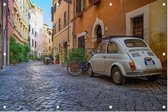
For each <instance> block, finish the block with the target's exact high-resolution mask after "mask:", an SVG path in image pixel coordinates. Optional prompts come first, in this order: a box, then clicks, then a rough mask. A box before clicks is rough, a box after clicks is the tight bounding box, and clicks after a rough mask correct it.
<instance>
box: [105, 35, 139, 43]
mask: <svg viewBox="0 0 168 112" xmlns="http://www.w3.org/2000/svg"><path fill="white" fill-rule="evenodd" d="M128 39H138V40H142V39H140V38H138V37H135V36H107V37H104V38H103V40H104V41H106V42H108V41H109V40H114V41H115V40H116V41H118V40H120V41H124V40H128Z"/></svg>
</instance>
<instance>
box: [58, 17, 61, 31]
mask: <svg viewBox="0 0 168 112" xmlns="http://www.w3.org/2000/svg"><path fill="white" fill-rule="evenodd" d="M58 29H59V31H60V30H61V18H59V26H58Z"/></svg>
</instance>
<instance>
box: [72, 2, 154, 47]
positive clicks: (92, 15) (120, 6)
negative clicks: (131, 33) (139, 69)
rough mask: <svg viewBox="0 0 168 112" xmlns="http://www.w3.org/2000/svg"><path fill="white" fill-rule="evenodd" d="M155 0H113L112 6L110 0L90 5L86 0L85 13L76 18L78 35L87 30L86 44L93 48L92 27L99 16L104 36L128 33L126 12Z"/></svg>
mask: <svg viewBox="0 0 168 112" xmlns="http://www.w3.org/2000/svg"><path fill="white" fill-rule="evenodd" d="M153 1H155V0H111V2H112V4H113V5H112V7H110V6H109V3H110V1H109V0H101V3H100V4H99V5H95V6H89V4H88V0H86V1H85V11H84V13H83V15H82V16H81V17H78V18H77V19H76V35H77V34H79V33H81V32H84V31H87V32H88V34H87V36H88V37H87V39H86V46H87V48H93V47H94V41H93V39H92V38H93V37H92V33H93V30H92V29H93V26H94V23H95V22H96V19H97V18H99V19H100V20H102V21H103V24H104V31H105V32H104V35H103V36H107V35H126V13H128V12H130V11H133V10H135V9H137V8H139V7H142V6H145V5H147V4H150V3H151V2H153ZM76 41H77V40H76ZM75 47H77V43H75Z"/></svg>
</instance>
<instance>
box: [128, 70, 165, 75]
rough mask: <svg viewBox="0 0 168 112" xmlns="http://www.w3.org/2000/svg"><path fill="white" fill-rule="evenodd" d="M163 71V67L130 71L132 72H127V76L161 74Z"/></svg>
mask: <svg viewBox="0 0 168 112" xmlns="http://www.w3.org/2000/svg"><path fill="white" fill-rule="evenodd" d="M162 73H163V69H152V70H144V71H130V72H126V77H144V76H151V75H161V74H162Z"/></svg>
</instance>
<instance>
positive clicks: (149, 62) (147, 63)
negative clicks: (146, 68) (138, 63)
mask: <svg viewBox="0 0 168 112" xmlns="http://www.w3.org/2000/svg"><path fill="white" fill-rule="evenodd" d="M144 63H145V65H154V63H153V61H144Z"/></svg>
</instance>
